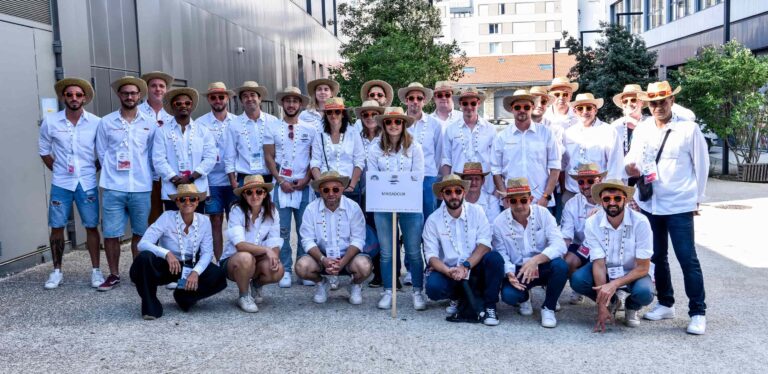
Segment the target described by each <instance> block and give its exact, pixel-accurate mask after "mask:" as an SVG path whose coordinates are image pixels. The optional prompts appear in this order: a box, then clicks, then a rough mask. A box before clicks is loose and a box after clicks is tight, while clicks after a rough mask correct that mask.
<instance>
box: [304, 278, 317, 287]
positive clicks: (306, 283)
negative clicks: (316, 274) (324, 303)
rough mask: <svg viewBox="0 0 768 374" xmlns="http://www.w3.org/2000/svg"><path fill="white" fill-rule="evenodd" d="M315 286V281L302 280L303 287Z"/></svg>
mask: <svg viewBox="0 0 768 374" xmlns="http://www.w3.org/2000/svg"><path fill="white" fill-rule="evenodd" d="M315 284H316V283H315V282H313V281H311V280H308V279H302V280H301V285H302V286H307V287H312V286H314V285H315Z"/></svg>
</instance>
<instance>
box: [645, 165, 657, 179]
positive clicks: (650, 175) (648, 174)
mask: <svg viewBox="0 0 768 374" xmlns="http://www.w3.org/2000/svg"><path fill="white" fill-rule="evenodd" d="M643 177H644V178H645V183H653V181H655V180H656V163H655V162H649V163H646V164H645V165H644V167H643Z"/></svg>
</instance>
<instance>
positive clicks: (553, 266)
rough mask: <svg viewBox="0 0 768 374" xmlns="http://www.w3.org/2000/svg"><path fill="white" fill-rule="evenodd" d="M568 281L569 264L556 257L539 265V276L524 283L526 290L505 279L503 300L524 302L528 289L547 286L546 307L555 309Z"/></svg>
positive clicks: (510, 302) (511, 302)
mask: <svg viewBox="0 0 768 374" xmlns="http://www.w3.org/2000/svg"><path fill="white" fill-rule="evenodd" d="M518 280H519V279H518ZM566 282H568V264H567V263H566V262H565V261H564V260H563V259H562V258H556V259H554V260H552V261H550V262H547V263H545V264H541V265H539V277H538V278H536V279H534V280H533V281H531V282H529V283H527V284H523V285H524V286H525V291H520V290H518V289H517V288H515V287H512V284H511V283H509V280H507V279H504V281H503V282H502V284H503V286H502V288H501V300H502V301H503V302H505V303H507V304H509V305H515V304H518V303H522V302H525V301H527V300H528V290H530V289H531V288H533V287H536V286H546V288H547V292H546V296H545V297H544V307H546V308H547V309H549V310H555V309H556V308H557V299H559V298H560V294H561V293H563V288H565V283H566ZM521 283H522V281H521Z"/></svg>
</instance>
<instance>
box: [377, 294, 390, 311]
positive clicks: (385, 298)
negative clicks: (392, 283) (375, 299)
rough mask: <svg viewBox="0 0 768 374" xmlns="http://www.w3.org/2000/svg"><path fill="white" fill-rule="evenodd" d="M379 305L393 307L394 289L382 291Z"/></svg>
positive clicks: (380, 306) (383, 307) (385, 307)
mask: <svg viewBox="0 0 768 374" xmlns="http://www.w3.org/2000/svg"><path fill="white" fill-rule="evenodd" d="M378 307H379V309H389V308H392V290H384V292H382V293H381V299H379V304H378Z"/></svg>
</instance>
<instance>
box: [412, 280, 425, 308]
mask: <svg viewBox="0 0 768 374" xmlns="http://www.w3.org/2000/svg"><path fill="white" fill-rule="evenodd" d="M408 274H410V273H408ZM413 309H416V310H426V309H427V301H426V300H424V293H422V291H413Z"/></svg>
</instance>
